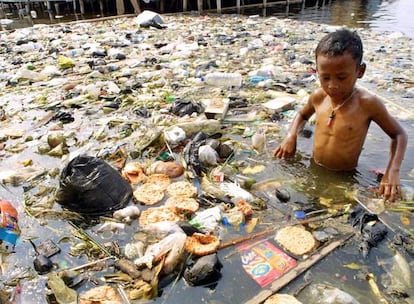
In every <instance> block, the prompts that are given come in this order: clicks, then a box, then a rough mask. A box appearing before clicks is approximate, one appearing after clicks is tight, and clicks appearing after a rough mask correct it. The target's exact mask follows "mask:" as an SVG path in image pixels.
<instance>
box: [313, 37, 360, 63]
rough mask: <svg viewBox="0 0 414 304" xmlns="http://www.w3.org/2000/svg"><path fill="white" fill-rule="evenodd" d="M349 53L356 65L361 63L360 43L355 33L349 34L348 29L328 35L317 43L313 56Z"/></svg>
mask: <svg viewBox="0 0 414 304" xmlns="http://www.w3.org/2000/svg"><path fill="white" fill-rule="evenodd" d="M345 52H349V53H351V55H352V58H353V59H354V60H355V61H356V62H357V64H358V65H359V64H361V63H362V55H363V48H362V41H361V38H360V37H359V35H358V33H357V32H355V31H354V32H351V31H350V30H348V29H340V30H337V31H335V32H332V33H329V34H328V35H326V36H325V37H323V38H322V39H321V41H319V43H318V46H317V47H316V50H315V56H316V58H317V57H318V54H322V55H328V56H339V55H343V54H344V53H345Z"/></svg>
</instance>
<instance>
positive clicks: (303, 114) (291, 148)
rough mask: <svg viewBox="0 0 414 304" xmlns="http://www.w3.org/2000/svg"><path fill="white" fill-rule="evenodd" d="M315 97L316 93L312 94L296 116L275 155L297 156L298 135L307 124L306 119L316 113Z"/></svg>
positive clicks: (278, 156) (280, 156) (282, 156)
mask: <svg viewBox="0 0 414 304" xmlns="http://www.w3.org/2000/svg"><path fill="white" fill-rule="evenodd" d="M313 99H314V94H312V95H311V96H310V97H309V100H308V102H307V103H306V104H305V106H304V107H303V108H302V109H301V110H300V111H299V113H298V114H297V115H296V116H295V118H294V119H293V122H292V124H291V125H290V127H289V131H288V134H287V135H286V137H285V138H284V140H283V141H282V143H281V144H280V145H279V146H278V147H277V148H276V150H275V151H274V152H273V156H274V157H277V158H288V157H293V156H295V152H296V139H297V135H298V133H299V131H300V130H301V129H302V128H303V126H304V125H305V123H306V121H307V120H308V119H309V118H310V117H311V116H312V115H313V113H315V109H314V107H313V104H312V100H313Z"/></svg>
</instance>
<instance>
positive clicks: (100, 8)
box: [99, 0, 104, 17]
mask: <svg viewBox="0 0 414 304" xmlns="http://www.w3.org/2000/svg"><path fill="white" fill-rule="evenodd" d="M99 10H100V11H101V17H102V16H103V15H104V5H103V0H99Z"/></svg>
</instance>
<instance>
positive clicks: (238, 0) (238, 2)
mask: <svg viewBox="0 0 414 304" xmlns="http://www.w3.org/2000/svg"><path fill="white" fill-rule="evenodd" d="M236 5H237V14H239V15H240V0H237V1H236Z"/></svg>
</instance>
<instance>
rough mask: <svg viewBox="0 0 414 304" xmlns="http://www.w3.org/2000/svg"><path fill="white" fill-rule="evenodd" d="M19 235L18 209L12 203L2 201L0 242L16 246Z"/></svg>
mask: <svg viewBox="0 0 414 304" xmlns="http://www.w3.org/2000/svg"><path fill="white" fill-rule="evenodd" d="M19 235H20V229H19V225H18V224H17V210H16V208H14V207H13V205H12V204H11V203H10V202H8V201H4V200H0V240H3V241H6V242H9V243H10V244H13V245H16V242H17V239H18V238H19Z"/></svg>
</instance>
